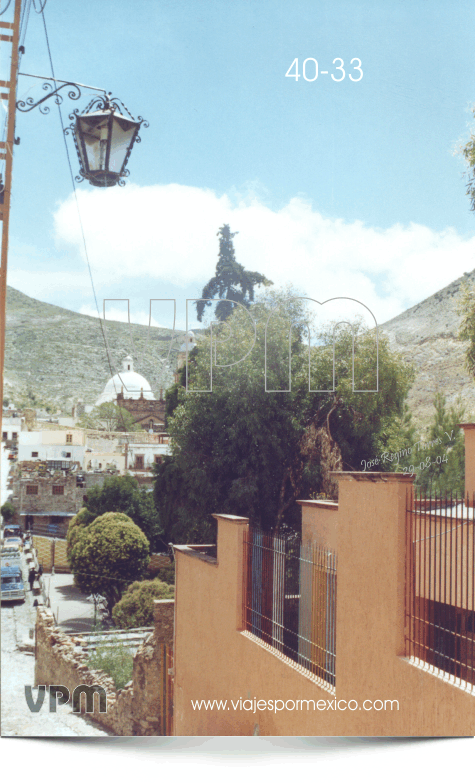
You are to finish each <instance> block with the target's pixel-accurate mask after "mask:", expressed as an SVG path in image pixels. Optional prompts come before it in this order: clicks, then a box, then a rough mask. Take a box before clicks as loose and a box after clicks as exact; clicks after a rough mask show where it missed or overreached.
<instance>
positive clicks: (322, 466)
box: [154, 294, 413, 543]
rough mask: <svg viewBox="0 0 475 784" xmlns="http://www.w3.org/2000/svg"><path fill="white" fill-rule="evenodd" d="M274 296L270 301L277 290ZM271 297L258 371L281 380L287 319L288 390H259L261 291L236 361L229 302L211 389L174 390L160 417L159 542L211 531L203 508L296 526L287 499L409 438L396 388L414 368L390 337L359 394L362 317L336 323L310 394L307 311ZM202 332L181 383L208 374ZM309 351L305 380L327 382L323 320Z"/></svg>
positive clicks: (274, 383)
mask: <svg viewBox="0 0 475 784" xmlns="http://www.w3.org/2000/svg"><path fill="white" fill-rule="evenodd" d="M272 296H273V299H272V305H279V302H280V300H285V299H286V298H285V297H280V299H279V295H275V294H274V295H272ZM280 307H281V313H282V316H278V317H277V319H276V322H275V323H274V324H273V329H272V330H271V332H272V339H269V340H268V345H267V352H266V355H267V381H268V388H270V389H285V388H286V384H287V382H288V347H289V331H288V320H289V318H290V319H291V321H292V322H293V323H294V324H295V328H294V329H293V330H292V332H291V346H292V353H291V366H292V389H291V391H290V392H286V393H283V394H277V393H276V394H271V393H269V392H266V390H265V384H264V353H265V352H264V344H265V341H264V335H265V327H266V323H267V319H268V317H269V315H270V314H273V315H272V318H274V315H275V314H274V309H273V308H270V307H269V304H268V303H266V302H264V301H259V302H257V303H255V304H253V305H252V306H251V308H250V315H251V316H252V317H253V318H254V319H255V320H256V330H257V339H256V344H255V346H254V348H253V350H252V351H251V353H250V354H249V356H248V357H247V358H246V359H245V360H244V361H243V362H239V363H238V362H237V360H238V359H240V358H241V357H242V356H243V353H245V350H247V348H248V347H250V346H252V339H253V331H252V327H251V326H250V322H249V320H248V319H247V318H246V313H245V312H244V311H242V310H241V309H236V310H235V311H234V313H233V314H232V315H231V316H230V317H229V318H228V320H227V322H226V325H223V328H222V329H223V338H225V339H224V340H223V342H222V343H221V344H219V350H218V363H220V364H228V365H231V366H230V367H227V368H219V367H216V368H213V392H212V394H186V393H185V391H184V389H183V388H181V389H177V390H176V398H177V405H176V407H175V408H174V410H173V411H172V412H170V413H172V414H173V416H172V417H171V418H170V420H169V432H170V433H171V435H172V449H173V452H172V454H171V455H170V456H168V457H167V458H166V459H165V460H164V461H163V463H162V464H160V465H159V466H157V468H156V473H157V477H156V481H155V491H154V492H155V501H156V504H157V507H158V509H159V514H160V519H161V521H162V524H163V527H164V530H165V533H164V537H163V538H164V540H165V541H173V542H174V543H182V542H197V541H204V540H207V541H212V539H213V532H214V528H215V526H214V521H211V520H210V514H211V513H212V512H223V513H231V514H239V515H244V516H246V517H250V518H251V520H252V522H253V523H254V524H256V525H261V526H262V527H263V528H264V529H267V530H278V529H279V528H281V527H293V528H295V527H296V526H297V524H298V521H299V510H298V507H297V505H296V504H295V500H296V499H297V498H302V497H310V494H311V493H315V492H322V491H323V492H326V493H327V495H332V494H333V493H334V485H332V479H331V476H330V473H331V471H332V470H335V469H336V470H338V469H339V470H341V469H346V470H349V469H356V470H362V469H363V465H362V461H363V460H365V461H369V460H370V459H372V458H373V457H374V456H375V455H376V454H378V452H379V451H381V449H382V448H383V447H385V448H388V449H391V448H392V445H393V443H395V442H396V440H397V439H399V440H403V439H404V438H405V439H406V442H407V441H409V440H410V436H411V430H410V427H409V425H408V422H407V419H408V418H407V412H406V411H405V408H404V399H405V396H406V394H407V391H408V389H409V386H410V383H411V381H412V378H413V373H412V371H411V369H410V367H409V366H408V365H407V364H406V363H405V362H403V361H402V360H401V359H400V358H399V356H398V355H396V354H393V353H392V352H391V351H390V349H389V345H388V342H387V341H386V340H385V339H382V338H381V339H380V341H379V381H380V391H379V393H374V394H371V393H370V394H368V393H365V394H359V393H357V392H354V391H353V389H352V362H351V347H352V341H353V338H354V339H355V357H356V360H355V368H356V373H355V388H356V389H359V388H363V389H364V388H366V389H368V388H372V387H373V386H374V384H375V368H376V340H375V336H374V333H370V332H367V331H365V330H364V329H363V327H362V326H361V324H355V325H354V328H353V331H352V330H351V329H350V328H349V327H344V328H341V329H339V330H337V331H336V333H335V341H336V360H337V361H336V388H335V391H334V392H331V393H323V392H320V393H318V392H314V393H312V392H309V391H308V344H307V348H306V346H305V336H306V324H307V322H308V320H309V316H308V314H307V313H306V312H305V309H304V306H303V305H302V302H301V301H299V300H296V299H293V300H292V299H291V300H288V301H287V302H285V304H283V303H281V306H280ZM279 318H280V319H281V321H280V322H279ZM218 338H219V330H218ZM209 340H210V339H209V337H208V338H207V337H206V336H204V337H203V339H202V340H201V341H200V346H199V347H198V348H197V349H196V350H195V359H194V363H193V365H192V367H191V368H190V374H189V375H190V385H191V388H193V387H195V388H197V389H206V388H207V387H208V385H209V364H210V362H209V358H210V344H209ZM243 347H245V350H243ZM311 360H312V379H311V381H312V388H316V389H328V388H329V385H331V384H332V380H333V328H329V329H327V330H324V331H323V332H322V333H321V334H320V336H319V344H318V345H317V346H315V347H313V348H312V350H311ZM233 362H234V363H235V364H232V363H233ZM377 470H378V469H377ZM379 470H381V467H379ZM383 470H391V469H390V468H389V467H388V468H386V469H383Z"/></svg>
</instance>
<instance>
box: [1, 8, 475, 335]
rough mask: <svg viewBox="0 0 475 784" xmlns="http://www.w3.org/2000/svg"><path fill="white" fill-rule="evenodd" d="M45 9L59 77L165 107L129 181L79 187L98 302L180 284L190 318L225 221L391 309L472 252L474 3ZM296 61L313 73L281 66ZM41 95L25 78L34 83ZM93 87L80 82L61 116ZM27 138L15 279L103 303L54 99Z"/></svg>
mask: <svg viewBox="0 0 475 784" xmlns="http://www.w3.org/2000/svg"><path fill="white" fill-rule="evenodd" d="M37 5H38V2H37ZM45 18H46V23H47V28H48V34H49V39H50V44H51V51H52V57H53V62H54V67H55V71H56V76H57V77H58V78H61V79H71V80H76V81H79V82H83V83H86V84H92V85H97V86H99V87H104V88H106V89H108V90H111V91H113V93H114V94H116V95H118V96H119V97H120V98H121V99H122V100H123V101H124V102H125V104H126V105H127V106H128V107H129V109H130V111H131V112H132V114H134V115H137V114H140V115H142V116H144V117H145V118H146V119H147V120H148V121H149V122H150V127H149V128H148V129H144V130H143V133H142V134H141V135H142V144H141V145H138V146H136V147H135V149H134V150H133V152H132V156H131V159H130V166H129V168H130V172H131V175H130V178H129V181H128V184H127V186H126V187H125V188H120V189H119V188H111V189H107V190H104V191H103V190H102V189H97V188H96V189H94V188H92V187H91V186H89V185H88V184H87V183H83V184H81V185H80V186H78V195H79V206H80V211H81V219H82V221H83V224H84V226H85V234H86V242H87V247H88V252H89V257H90V260H91V265H92V269H93V276H94V281H95V285H96V288H97V293H98V297H99V301H100V303H102V299H103V298H125V297H129V298H130V300H131V310H132V313H133V314H134V316H135V318H136V319H143V318H145V317H146V314H147V312H148V301H149V298H150V297H153V298H159V297H175V298H176V299H177V305H178V308H179V319H180V320H181V321H180V323H181V324H183V318H184V302H185V299H186V298H187V297H194V296H199V295H200V293H201V290H202V287H203V285H204V284H205V283H206V282H207V281H208V279H209V278H210V277H211V275H212V274H213V271H214V267H215V264H216V260H217V252H218V240H217V237H216V232H217V230H218V228H219V226H221V225H222V224H223V223H225V222H226V223H230V225H231V229H232V230H233V231H236V232H239V234H238V235H237V236H236V238H235V249H236V256H237V259H238V261H240V262H241V263H242V264H244V266H245V267H247V268H249V269H256V270H259V271H260V272H262V273H264V274H265V275H267V276H268V277H270V278H271V279H273V280H274V282H275V283H276V284H277V285H285V284H287V283H292V284H293V285H294V286H295V287H296V288H297V289H298V290H299V291H301V292H302V293H304V294H306V295H307V296H311V297H314V298H315V299H318V300H322V299H326V298H329V297H336V296H340V297H343V296H348V297H356V298H358V299H360V300H361V301H362V302H364V303H365V304H366V306H367V307H369V308H370V309H371V310H372V311H373V312H374V313H375V314H376V317H377V319H378V321H379V322H382V321H385V320H387V319H388V318H391V317H393V316H395V315H397V313H399V312H401V311H402V310H404V309H405V308H407V307H410V306H411V305H413V304H415V303H416V302H418V301H420V300H421V299H423V298H424V297H426V296H429V295H430V294H432V293H433V292H434V291H436V290H438V289H439V288H441V287H442V286H444V285H447V284H448V283H449V282H450V281H451V280H453V279H454V278H456V277H458V276H459V275H461V274H462V273H463V272H464V271H468V270H471V269H473V268H474V267H475V231H474V229H475V216H474V215H473V214H472V213H470V210H469V202H468V198H467V197H466V195H465V187H464V181H463V177H462V174H463V162H462V160H461V157H460V156H457V155H454V150H455V149H456V147H457V145H459V144H460V142H461V141H463V140H464V139H466V138H467V137H468V133H469V128H470V126H471V124H472V122H473V118H472V114H471V111H470V107H471V106H472V104H473V103H474V102H475V86H474V79H473V77H474V74H475V68H474V66H475V50H474V47H473V33H472V31H473V21H474V10H473V3H471V2H462V1H461V0H455V2H453V3H451V4H450V5H449V4H447V3H446V2H442V1H441V2H439V1H438V0H424V1H423V2H418V1H417V0H410V1H409V2H404V1H401V0H388V1H387V2H384V3H381V2H377V1H376V0H371V1H368V2H363V1H362V0H351V2H339V3H335V2H331V1H330V2H317V1H316V0H304V1H302V2H292V3H291V2H289V1H288V0H287V1H285V2H284V0H282V1H281V2H278V0H233V1H232V2H231V1H230V0H206V2H203V1H199V0H134V3H130V2H122V0H114V1H113V2H109V0H82V2H80V3H79V2H77V0H75V1H73V0H48V2H47V5H46V8H45ZM25 47H26V52H25V55H24V56H23V58H22V63H21V70H22V71H23V72H27V73H34V74H41V75H43V74H44V75H48V74H49V73H50V66H49V61H48V56H47V50H46V46H45V40H44V31H43V27H42V22H41V16H40V15H38V14H36V13H35V11H34V8H32V9H31V13H30V17H29V24H28V29H27V33H26V39H25ZM294 58H298V59H299V71H300V73H302V66H303V61H304V60H305V59H306V58H314V59H316V60H317V61H318V64H319V71H320V72H319V76H318V78H317V79H316V80H315V81H305V80H304V78H303V77H302V76H300V78H299V79H298V81H296V80H295V79H294V78H290V77H286V76H285V74H286V72H287V70H288V69H289V67H290V66H291V64H292V62H293V60H294ZM336 58H341V60H343V61H344V68H345V78H344V79H342V81H340V82H337V81H334V80H333V79H332V78H331V75H332V74H333V75H334V76H335V77H336V78H340V77H341V76H342V71H341V70H338V69H337V66H339V65H341V61H340V60H336ZM352 58H359V60H360V61H361V67H362V71H363V78H362V79H360V81H358V82H356V81H351V80H350V78H349V76H350V74H351V75H353V77H354V78H357V77H358V75H359V73H358V71H356V70H355V69H354V68H353V67H352V66H351V63H350V61H351V60H352ZM334 60H336V62H335V63H334V62H333V61H334ZM353 65H357V61H354V63H353ZM2 66H3V67H5V63H4V62H3V63H2ZM325 70H327V71H328V74H322V73H321V72H322V71H325ZM307 75H308V76H310V78H311V77H312V76H313V75H314V64H313V62H312V61H310V60H309V62H308V64H307ZM40 94H41V82H39V81H35V80H33V79H29V78H28V77H24V76H22V77H20V80H19V91H18V96H19V98H21V97H26V96H27V95H31V96H39V95H40ZM88 98H89V93H87V92H85V93H84V97H82V98H81V99H80V100H79V101H78V102H77V103H75V102H69V101H67V100H66V101H65V102H64V104H63V116H64V118H65V120H66V119H67V114H68V113H69V111H72V109H74V108H76V107H77V108H79V109H80V110H82V109H83V108H84V107H85V105H86V103H87V101H88ZM17 135H18V136H20V137H21V144H20V146H18V147H16V149H15V161H14V189H13V207H12V218H11V251H10V262H9V283H10V284H11V285H13V286H15V287H17V288H19V289H20V290H22V291H24V292H25V293H27V294H29V295H30V296H34V297H37V298H38V299H42V300H44V301H47V302H51V303H53V304H57V305H62V306H64V307H68V308H71V309H73V310H78V311H81V312H84V313H93V312H94V301H93V297H92V293H91V286H90V282H89V277H88V273H87V268H86V266H85V262H84V258H83V255H82V251H81V238H80V234H79V231H78V218H77V210H76V205H75V202H74V201H73V200H72V198H71V193H72V186H71V180H70V177H69V171H68V167H67V161H66V156H65V151H64V146H63V140H62V133H61V128H60V123H59V119H58V113H57V110H56V107H55V106H54V105H53V104H52V103H51V112H50V114H49V116H47V117H45V116H43V115H41V114H40V113H39V112H38V110H35V111H33V112H31V113H28V114H24V115H21V114H19V115H18V119H17ZM70 150H71V155H72V161H73V166H74V170H75V173H76V172H77V168H78V166H77V160H76V159H75V152H74V149H73V148H72V147H70ZM118 308H120V306H119V305H118V304H117V307H116V310H115V312H116V315H117V312H118V310H117V309H118ZM109 312H110V313H111V315H112V313H113V311H112V310H111V311H109ZM162 316H163V317H165V311H164V312H163V314H161V315H160V314H159V313H158V311H157V313H156V318H157V320H158V321H159V322H161V323H165V321H164V318H163V317H162Z"/></svg>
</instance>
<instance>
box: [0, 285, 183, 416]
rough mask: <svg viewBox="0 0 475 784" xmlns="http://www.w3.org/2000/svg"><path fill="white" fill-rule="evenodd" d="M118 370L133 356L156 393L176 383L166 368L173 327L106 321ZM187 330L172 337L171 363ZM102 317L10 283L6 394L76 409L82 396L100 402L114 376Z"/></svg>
mask: <svg viewBox="0 0 475 784" xmlns="http://www.w3.org/2000/svg"><path fill="white" fill-rule="evenodd" d="M106 328H107V329H106V337H107V342H108V346H109V353H110V357H111V360H112V368H113V370H112V373H116V372H117V370H119V369H121V368H122V360H123V359H124V357H125V356H126V354H129V353H130V354H132V356H133V358H134V366H135V370H136V371H137V372H138V373H141V374H142V375H143V376H145V378H146V379H147V380H148V381H149V383H150V385H151V387H152V389H153V391H154V392H155V394H157V393H158V394H159V392H160V388H161V387H163V388H166V387H167V386H169V385H170V383H172V380H173V377H172V373H171V372H170V371H168V372H163V370H162V367H163V359H165V358H166V356H167V353H168V349H169V346H170V339H171V334H172V333H171V331H170V330H166V329H158V328H152V329H151V330H150V338H149V340H148V345H147V337H148V327H146V326H138V325H133V326H132V337H133V344H134V345H133V346H132V344H131V338H130V332H129V325H128V324H125V323H121V322H118V321H107V322H106ZM182 342H183V332H181V333H180V335H177V336H176V337H175V338H174V339H173V341H172V351H171V353H170V361H171V365H172V368H174V367H175V362H176V349H177V348H178V347H179V346H180V345H181V344H182ZM112 373H111V370H110V367H109V362H108V358H107V352H106V349H105V344H104V338H103V335H102V332H101V328H100V321H99V319H97V318H93V317H91V316H83V315H80V314H79V313H74V312H73V311H71V310H66V309H65V308H59V307H56V306H55V305H47V304H46V303H45V302H39V301H38V300H36V299H32V298H31V297H27V296H26V294H22V293H21V292H20V291H17V290H16V289H13V288H11V287H8V291H7V328H6V345H5V392H4V394H5V397H6V398H8V397H10V398H11V399H13V400H14V401H15V402H20V401H21V402H28V401H29V402H30V404H31V405H39V404H40V403H41V402H43V401H44V402H45V403H47V402H53V403H54V404H56V405H57V406H58V407H60V408H61V409H62V410H63V412H65V413H66V412H70V409H71V406H72V404H73V403H75V402H76V401H77V400H78V398H81V399H82V400H84V402H85V403H94V402H95V401H96V399H97V397H98V396H99V394H100V393H101V392H102V390H103V388H104V386H105V384H106V382H107V381H108V380H109V378H110V377H111V375H112Z"/></svg>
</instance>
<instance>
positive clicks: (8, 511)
mask: <svg viewBox="0 0 475 784" xmlns="http://www.w3.org/2000/svg"><path fill="white" fill-rule="evenodd" d="M0 514H1V515H2V517H3V519H4V521H5V522H6V523H8V522H9V521H10V520H12V519H13V517H15V507H14V506H13V504H11V503H10V501H5V503H4V504H3V505H2V506H1V507H0Z"/></svg>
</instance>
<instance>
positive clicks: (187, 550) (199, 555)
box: [173, 544, 218, 566]
mask: <svg viewBox="0 0 475 784" xmlns="http://www.w3.org/2000/svg"><path fill="white" fill-rule="evenodd" d="M199 546H201V545H199ZM208 546H211V547H212V546H213V545H208ZM173 549H174V550H177V551H178V552H179V553H182V554H183V555H187V556H189V557H190V558H196V559H197V560H198V561H204V562H205V563H208V564H212V565H213V566H217V565H218V559H217V558H214V557H213V556H211V555H206V554H205V553H203V552H200V551H199V550H195V549H193V547H192V546H190V545H188V544H174V545H173Z"/></svg>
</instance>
